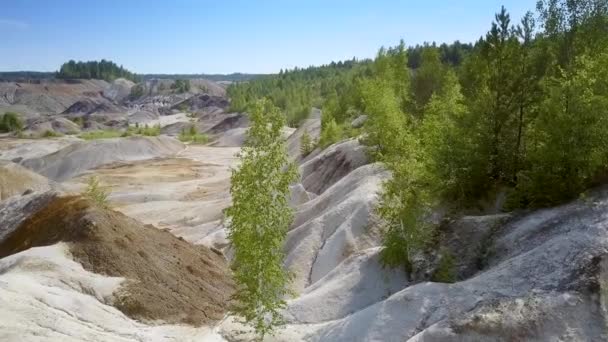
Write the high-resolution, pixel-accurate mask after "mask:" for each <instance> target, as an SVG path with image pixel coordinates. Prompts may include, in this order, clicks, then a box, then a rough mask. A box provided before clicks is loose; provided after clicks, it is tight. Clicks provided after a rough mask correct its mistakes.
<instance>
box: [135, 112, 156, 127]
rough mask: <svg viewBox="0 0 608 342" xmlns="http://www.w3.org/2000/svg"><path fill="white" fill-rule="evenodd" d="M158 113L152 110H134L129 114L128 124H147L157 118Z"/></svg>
mask: <svg viewBox="0 0 608 342" xmlns="http://www.w3.org/2000/svg"><path fill="white" fill-rule="evenodd" d="M158 118H159V115H158V113H156V112H152V111H145V110H140V111H138V112H135V113H133V114H131V115H129V118H128V119H129V123H130V124H135V123H138V124H147V123H150V122H153V121H155V120H158Z"/></svg>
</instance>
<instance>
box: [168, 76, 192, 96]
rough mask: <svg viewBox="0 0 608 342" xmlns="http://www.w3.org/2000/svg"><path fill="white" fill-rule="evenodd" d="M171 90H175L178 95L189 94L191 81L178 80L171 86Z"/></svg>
mask: <svg viewBox="0 0 608 342" xmlns="http://www.w3.org/2000/svg"><path fill="white" fill-rule="evenodd" d="M171 89H173V90H174V91H175V92H176V93H178V94H181V93H187V92H189V91H190V80H188V79H185V80H183V79H177V80H175V82H173V84H172V85H171Z"/></svg>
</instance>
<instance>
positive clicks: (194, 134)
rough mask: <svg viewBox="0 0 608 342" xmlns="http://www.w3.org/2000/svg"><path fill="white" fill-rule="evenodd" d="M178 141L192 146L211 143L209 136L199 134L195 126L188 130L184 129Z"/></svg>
mask: <svg viewBox="0 0 608 342" xmlns="http://www.w3.org/2000/svg"><path fill="white" fill-rule="evenodd" d="M178 139H179V140H180V141H181V142H189V143H192V144H206V143H207V142H208V141H209V136H207V134H204V133H198V131H197V129H196V126H195V125H190V128H188V130H186V129H182V131H181V132H180V134H179V136H178Z"/></svg>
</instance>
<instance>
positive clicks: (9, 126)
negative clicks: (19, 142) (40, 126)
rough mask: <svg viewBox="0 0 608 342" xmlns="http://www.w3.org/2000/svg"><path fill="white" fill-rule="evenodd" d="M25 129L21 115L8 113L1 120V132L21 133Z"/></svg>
mask: <svg viewBox="0 0 608 342" xmlns="http://www.w3.org/2000/svg"><path fill="white" fill-rule="evenodd" d="M22 129H23V121H22V120H21V119H20V118H19V114H17V113H14V112H6V113H4V115H2V117H1V119H0V132H19V131H21V130H22Z"/></svg>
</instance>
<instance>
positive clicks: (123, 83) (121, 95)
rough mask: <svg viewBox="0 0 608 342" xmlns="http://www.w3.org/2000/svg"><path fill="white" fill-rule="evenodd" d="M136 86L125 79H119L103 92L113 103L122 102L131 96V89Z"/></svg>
mask: <svg viewBox="0 0 608 342" xmlns="http://www.w3.org/2000/svg"><path fill="white" fill-rule="evenodd" d="M134 85H135V83H133V82H132V81H129V80H127V79H124V78H117V79H115V80H114V81H112V83H110V86H109V87H108V88H107V89H105V90H104V91H103V96H104V97H106V98H108V99H111V100H112V101H117V102H120V101H122V100H124V99H126V98H127V97H129V95H130V94H131V88H132V87H133V86H134Z"/></svg>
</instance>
